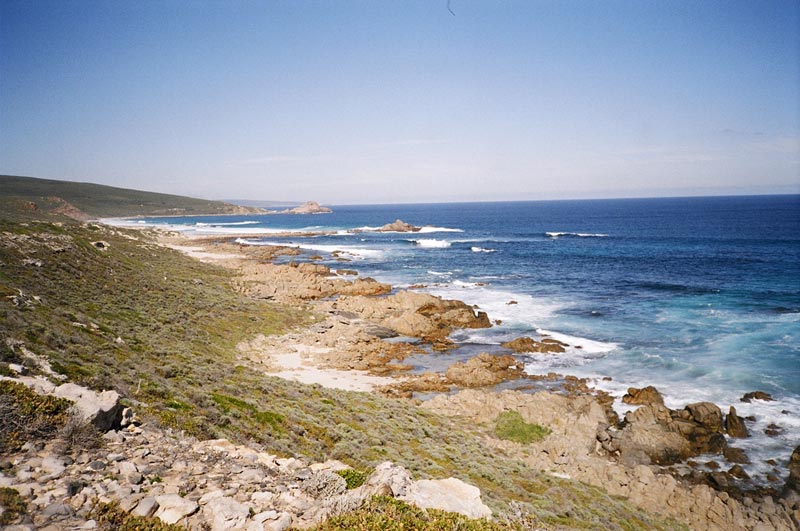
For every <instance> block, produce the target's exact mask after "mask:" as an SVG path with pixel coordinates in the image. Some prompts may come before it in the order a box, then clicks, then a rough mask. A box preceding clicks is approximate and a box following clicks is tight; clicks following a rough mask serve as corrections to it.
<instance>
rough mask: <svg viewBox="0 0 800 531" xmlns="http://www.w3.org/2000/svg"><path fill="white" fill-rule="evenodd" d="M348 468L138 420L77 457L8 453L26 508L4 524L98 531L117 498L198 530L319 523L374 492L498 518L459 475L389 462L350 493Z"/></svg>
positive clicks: (8, 478)
mask: <svg viewBox="0 0 800 531" xmlns="http://www.w3.org/2000/svg"><path fill="white" fill-rule="evenodd" d="M349 468H350V467H348V466H347V465H344V464H343V463H341V462H339V461H328V462H324V463H307V462H305V461H303V460H299V459H295V458H284V459H280V458H276V456H274V455H271V454H268V453H265V452H259V451H257V450H254V449H251V448H248V447H246V446H237V445H234V444H232V443H230V442H229V441H227V440H224V439H218V440H208V441H197V440H195V439H192V438H186V437H182V436H181V435H180V434H177V433H173V432H171V431H169V430H162V429H159V428H157V427H153V426H136V425H135V424H130V425H128V426H127V427H126V428H122V429H119V430H111V431H108V432H106V433H105V434H104V435H103V436H102V444H101V445H100V447H99V448H90V449H84V450H82V451H79V452H77V453H74V454H72V455H69V454H65V453H64V452H62V451H60V450H59V448H58V442H57V441H56V442H54V443H50V444H48V445H45V444H43V443H28V444H26V445H25V446H24V448H23V451H22V452H20V453H17V454H14V455H11V456H9V457H7V458H4V459H3V460H2V461H0V469H2V471H1V472H0V488H2V487H5V488H9V489H14V490H15V491H16V492H18V493H19V496H20V497H21V499H22V500H24V502H25V504H26V506H27V507H26V509H25V511H24V515H22V516H19V517H17V516H16V515H12V514H10V513H9V515H8V517H7V519H6V520H2V518H3V513H2V509H0V521H4V522H6V523H7V524H8V525H7V526H5V527H3V528H4V529H6V530H7V531H23V530H24V531H28V530H33V529H42V530H53V531H55V530H65V529H94V528H96V527H98V519H100V515H101V514H102V511H101V510H99V508H100V505H101V504H106V503H112V502H113V503H116V504H119V508H120V509H121V510H123V511H126V512H130V513H131V514H133V515H136V516H143V517H151V516H154V517H156V518H158V519H160V520H161V521H162V522H164V523H167V524H180V525H182V526H185V527H186V528H187V529H190V530H195V529H196V530H212V531H224V530H231V529H245V530H248V531H250V530H253V531H255V530H258V531H282V530H284V529H288V528H289V527H297V528H305V527H309V526H312V525H315V524H318V523H319V522H321V521H322V520H324V519H325V518H327V517H329V516H331V515H334V514H339V513H341V512H343V511H346V510H348V509H355V508H357V507H359V506H360V505H361V503H362V502H363V501H364V500H366V499H368V498H370V497H371V496H373V495H388V496H393V497H395V498H398V499H401V500H403V501H406V502H408V503H412V504H414V505H417V506H420V507H423V508H438V509H443V510H448V511H453V512H459V513H462V514H464V515H466V516H469V517H472V518H480V517H485V516H488V515H490V514H491V511H490V510H489V508H488V507H486V506H485V505H484V504H483V503H482V502H481V500H480V491H479V490H478V489H477V488H475V487H472V486H470V485H467V484H466V483H463V482H462V481H460V480H457V479H454V478H449V479H446V480H436V481H431V480H421V481H414V480H413V479H412V478H411V476H410V474H409V473H408V471H406V470H405V469H403V468H402V467H399V466H395V465H393V464H392V463H389V462H387V463H384V464H382V465H379V466H378V467H377V468H376V470H374V471H373V472H372V473H371V474H370V475H369V477H367V478H366V481H365V482H364V484H363V485H360V486H357V487H356V486H353V485H351V488H349V489H348V484H347V481H346V480H345V477H347V475H346V474H344V475H340V474H337V473H336V472H337V471H344V470H348V469H349Z"/></svg>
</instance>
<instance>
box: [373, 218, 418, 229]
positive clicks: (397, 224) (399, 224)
mask: <svg viewBox="0 0 800 531" xmlns="http://www.w3.org/2000/svg"><path fill="white" fill-rule="evenodd" d="M420 230H422V227H417V226H414V225H411V224H410V223H406V222H405V221H403V220H401V219H397V220H395V221H393V222H391V223H387V224H386V225H384V226H383V227H380V228H379V229H377V232H419V231H420Z"/></svg>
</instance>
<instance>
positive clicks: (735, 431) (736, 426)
mask: <svg viewBox="0 0 800 531" xmlns="http://www.w3.org/2000/svg"><path fill="white" fill-rule="evenodd" d="M725 431H726V432H727V433H728V435H729V436H730V437H735V438H739V439H743V438H745V437H749V436H750V433H749V432H748V431H747V426H745V425H744V420H742V418H741V417H740V416H739V415H737V414H736V408H735V407H733V406H731V408H730V410H729V411H728V416H727V417H725Z"/></svg>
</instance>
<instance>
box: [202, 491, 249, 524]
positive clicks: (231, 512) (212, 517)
mask: <svg viewBox="0 0 800 531" xmlns="http://www.w3.org/2000/svg"><path fill="white" fill-rule="evenodd" d="M203 515H204V516H205V518H206V519H207V520H208V521H210V524H211V531H229V530H230V529H241V528H242V527H244V524H245V521H246V520H247V517H248V516H249V515H250V510H249V508H248V507H247V506H246V505H244V504H242V503H239V502H238V501H236V500H234V499H233V498H228V497H220V498H214V499H212V500H211V501H209V502H208V503H207V504H206V505H205V507H203Z"/></svg>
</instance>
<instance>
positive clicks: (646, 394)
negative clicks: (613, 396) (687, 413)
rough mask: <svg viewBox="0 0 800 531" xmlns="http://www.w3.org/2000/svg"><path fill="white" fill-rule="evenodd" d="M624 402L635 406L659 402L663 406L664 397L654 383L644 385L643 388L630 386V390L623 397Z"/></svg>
mask: <svg viewBox="0 0 800 531" xmlns="http://www.w3.org/2000/svg"><path fill="white" fill-rule="evenodd" d="M622 402H623V403H625V404H631V405H634V406H641V405H649V404H657V405H660V406H663V405H664V398H663V397H662V396H661V393H659V392H658V389H656V388H655V387H653V386H652V385H648V386H647V387H644V388H642V389H637V388H636V387H629V388H628V392H627V393H626V394H625V395H624V396H623V397H622Z"/></svg>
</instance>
